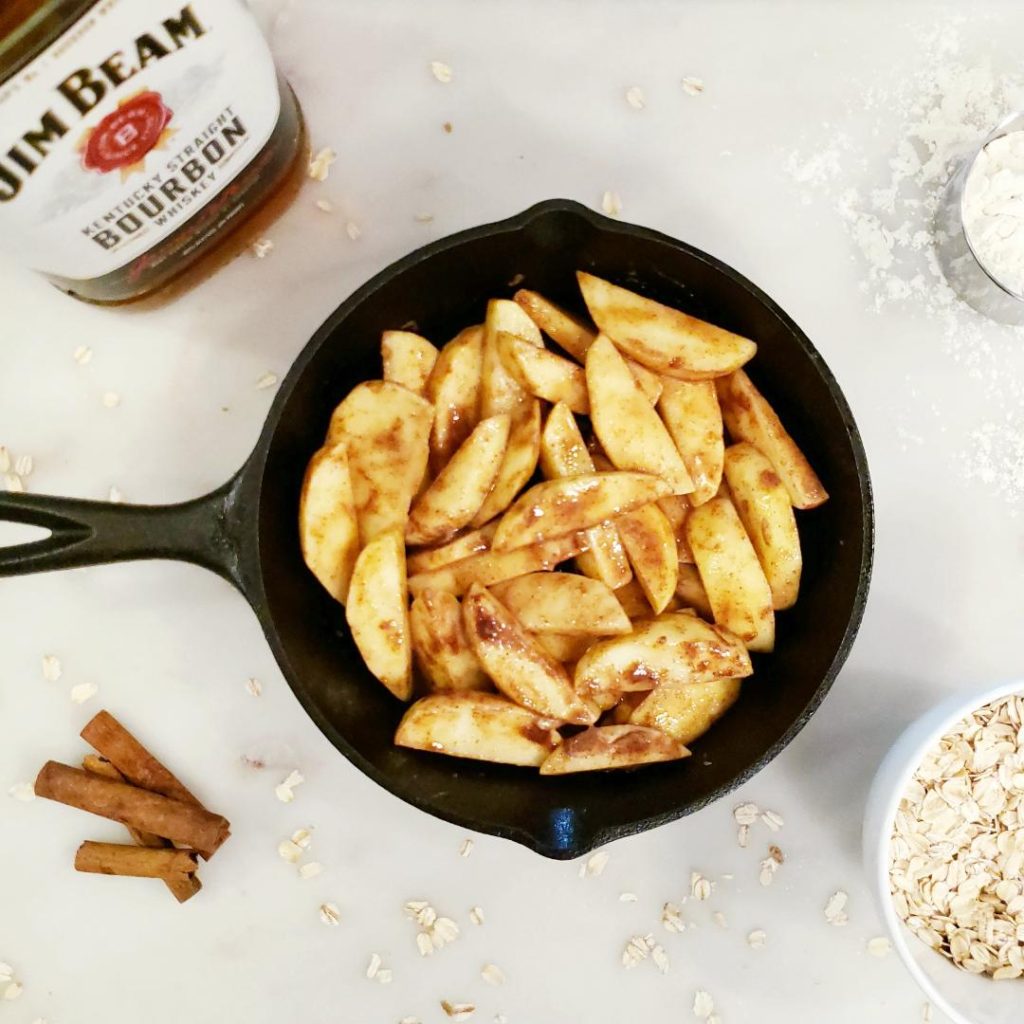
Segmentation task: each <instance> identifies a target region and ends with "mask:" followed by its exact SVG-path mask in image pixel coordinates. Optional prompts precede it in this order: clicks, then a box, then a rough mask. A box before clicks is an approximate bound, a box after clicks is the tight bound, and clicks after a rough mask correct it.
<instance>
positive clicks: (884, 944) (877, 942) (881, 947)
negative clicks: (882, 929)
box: [867, 935, 892, 957]
mask: <svg viewBox="0 0 1024 1024" xmlns="http://www.w3.org/2000/svg"><path fill="white" fill-rule="evenodd" d="M867 948H868V952H869V953H870V954H871V955H872V956H879V957H881V956H888V955H889V954H890V953H891V952H892V943H891V942H890V941H889V940H888V939H887V938H886V937H885V936H884V935H879V936H877V937H876V938H874V939H869V940H868V947H867Z"/></svg>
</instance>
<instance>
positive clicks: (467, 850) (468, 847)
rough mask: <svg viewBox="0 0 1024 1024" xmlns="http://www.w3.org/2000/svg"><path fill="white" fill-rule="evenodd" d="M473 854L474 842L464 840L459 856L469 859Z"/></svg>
mask: <svg viewBox="0 0 1024 1024" xmlns="http://www.w3.org/2000/svg"><path fill="white" fill-rule="evenodd" d="M472 852H473V840H472V839H463V840H462V845H461V846H460V847H459V856H460V857H468V856H469V855H470V854H471V853H472Z"/></svg>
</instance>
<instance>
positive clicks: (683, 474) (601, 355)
mask: <svg viewBox="0 0 1024 1024" xmlns="http://www.w3.org/2000/svg"><path fill="white" fill-rule="evenodd" d="M587 388H588V390H589V392H590V418H591V423H592V424H593V426H594V433H595V434H597V437H598V440H600V442H601V446H602V448H604V451H605V453H606V454H607V456H608V458H609V459H611V461H612V462H613V463H614V464H615V465H616V466H617V467H618V468H619V469H623V470H639V471H641V472H645V473H653V474H655V475H656V476H659V477H661V478H662V479H663V480H665V481H666V482H667V483H668V484H669V487H670V493H672V494H687V493H689V492H690V491H692V490H693V481H692V480H691V479H690V474H689V473H688V472H687V469H686V465H685V463H684V462H683V457H682V456H681V455H680V454H679V450H678V449H677V448H676V446H675V443H674V442H673V441H672V438H671V437H670V436H669V433H668V430H666V429H665V424H664V423H662V421H661V418H660V417H659V416H658V414H657V413H656V412H655V411H654V410H653V409H652V408H651V405H650V403H649V402H648V401H647V399H646V398H645V397H644V395H643V393H642V392H641V391H640V388H639V386H638V385H637V383H636V380H635V379H634V378H633V375H632V374H631V373H630V372H629V367H627V366H626V362H625V360H624V359H623V358H622V356H621V355H620V354H619V351H618V349H616V347H615V346H614V345H613V344H612V343H611V342H610V341H609V340H608V338H606V337H604V336H603V335H602V336H599V337H598V338H597V339H596V340H595V341H594V344H593V345H591V346H590V350H589V351H588V352H587Z"/></svg>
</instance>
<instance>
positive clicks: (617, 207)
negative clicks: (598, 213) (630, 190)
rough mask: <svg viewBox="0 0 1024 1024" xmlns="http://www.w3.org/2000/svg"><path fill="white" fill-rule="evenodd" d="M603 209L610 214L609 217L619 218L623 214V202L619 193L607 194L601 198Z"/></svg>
mask: <svg viewBox="0 0 1024 1024" xmlns="http://www.w3.org/2000/svg"><path fill="white" fill-rule="evenodd" d="M601 209H602V210H604V212H605V213H607V214H608V216H609V217H618V215H619V214H620V213H622V200H621V199H620V198H619V196H618V193H617V192H605V194H604V195H603V196H601Z"/></svg>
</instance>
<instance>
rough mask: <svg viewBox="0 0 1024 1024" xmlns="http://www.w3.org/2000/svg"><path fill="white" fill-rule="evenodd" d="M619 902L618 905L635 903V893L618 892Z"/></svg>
mask: <svg viewBox="0 0 1024 1024" xmlns="http://www.w3.org/2000/svg"><path fill="white" fill-rule="evenodd" d="M619 902H620V903H636V893H635V892H620V893H619Z"/></svg>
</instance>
